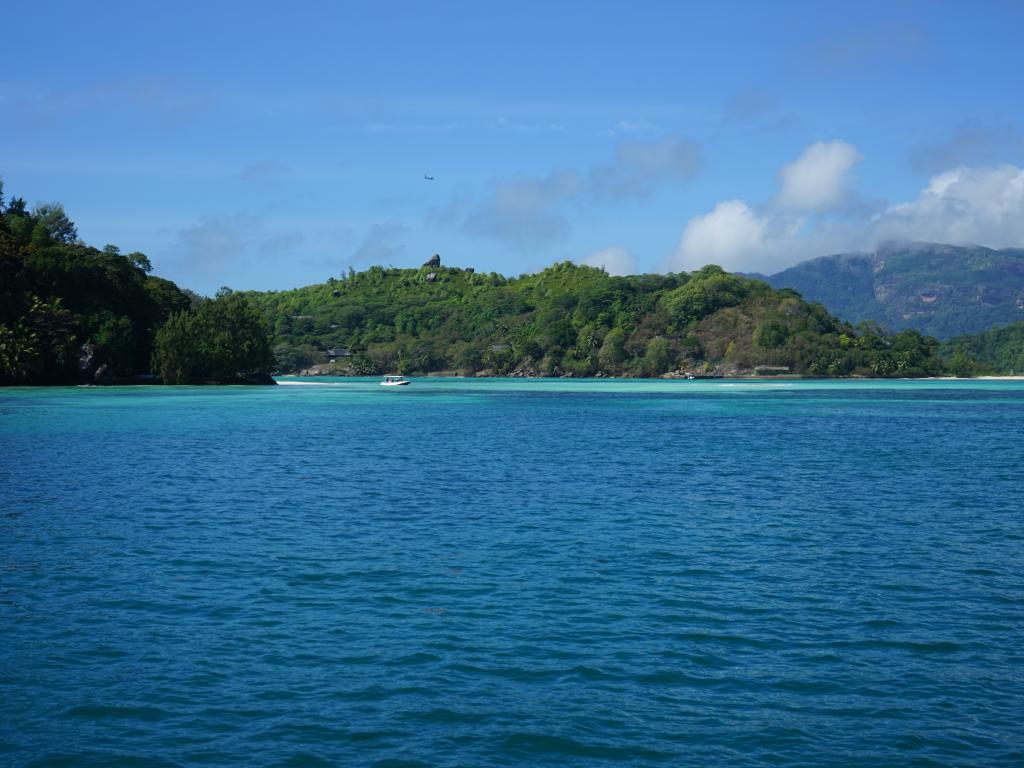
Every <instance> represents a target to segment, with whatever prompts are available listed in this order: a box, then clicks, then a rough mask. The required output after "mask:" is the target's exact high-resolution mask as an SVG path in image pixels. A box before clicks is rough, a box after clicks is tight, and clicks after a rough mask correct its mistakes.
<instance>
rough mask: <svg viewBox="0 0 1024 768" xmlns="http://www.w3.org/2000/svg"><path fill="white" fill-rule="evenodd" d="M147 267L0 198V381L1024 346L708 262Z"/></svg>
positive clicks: (766, 368) (883, 366)
mask: <svg viewBox="0 0 1024 768" xmlns="http://www.w3.org/2000/svg"><path fill="white" fill-rule="evenodd" d="M0 193H2V189H0ZM151 271H152V267H151V264H150V262H149V259H148V258H147V257H146V256H145V255H144V254H142V253H138V252H133V253H128V254H123V253H121V251H120V250H119V249H118V248H117V247H116V246H112V245H107V246H105V247H104V248H102V249H97V248H94V247H90V246H87V245H85V244H83V243H82V242H81V241H80V240H79V239H78V235H77V230H76V228H75V225H74V224H73V222H71V220H70V219H69V218H68V216H67V214H66V213H65V212H64V210H63V207H62V206H60V205H59V204H56V203H51V204H46V205H39V206H36V207H35V208H34V209H32V210H29V209H28V208H27V206H26V204H25V202H24V200H22V199H20V198H14V199H12V200H10V202H9V203H6V204H5V203H4V201H3V198H2V194H0V383H3V384H72V383H128V382H140V381H153V382H162V383H168V384H181V383H272V382H273V379H272V378H271V374H286V373H306V374H313V375H315V374H328V375H340V376H357V375H375V374H381V373H385V372H399V373H403V374H429V373H435V374H438V373H446V374H450V375H463V376H562V377H605V376H608V377H611V376H621V377H659V376H662V377H684V376H692V377H698V376H758V375H795V376H821V377H843V376H865V377H924V376H941V375H957V376H965V375H972V374H976V373H981V372H989V371H999V370H1003V368H1001V366H1004V365H1006V366H1007V368H1008V367H1010V366H1019V356H1018V358H1012V357H1006V356H1000V355H998V354H990V353H989V347H984V346H979V344H980V342H979V344H974V343H973V342H971V341H970V340H964V339H960V340H957V341H956V343H954V344H946V345H941V344H940V342H939V341H938V340H936V339H935V338H932V337H930V336H925V335H923V334H921V333H920V332H918V331H916V330H913V329H905V330H902V331H900V332H898V333H889V332H887V331H885V330H884V329H883V328H882V327H881V326H879V325H878V324H876V323H873V322H870V321H868V322H862V323H859V324H857V325H852V324H850V323H847V322H844V321H842V320H840V319H838V318H836V317H835V316H833V315H831V314H829V312H828V311H827V310H826V308H825V307H824V306H823V305H822V304H818V303H811V302H808V301H805V300H804V299H803V298H802V297H801V295H800V294H799V293H797V292H796V291H795V290H792V289H788V288H783V289H774V288H772V287H771V286H770V285H769V284H768V283H766V282H764V281H762V280H758V279H754V278H751V277H745V276H741V275H735V274H728V273H726V272H724V271H723V270H722V269H721V268H720V267H718V266H715V265H708V266H706V267H704V268H702V269H699V270H697V271H695V272H692V273H674V274H665V275H661V274H646V275H635V276H629V277H617V276H611V275H609V274H607V273H606V272H605V271H603V270H601V269H597V268H594V267H587V266H578V265H575V264H573V263H571V262H568V261H566V262H562V263H559V264H555V265H553V266H551V267H548V268H547V269H545V270H543V271H542V272H539V273H536V274H528V275H522V276H519V277H514V278H509V277H504V276H502V275H499V274H495V273H480V272H476V271H475V270H474V269H473V268H471V267H455V266H442V265H441V260H440V257H439V256H436V255H435V256H434V257H433V258H432V259H430V260H429V261H428V262H427V263H426V264H424V265H423V266H422V267H420V268H418V269H396V268H391V267H388V268H384V267H380V266H374V267H370V268H369V269H367V270H365V271H362V272H356V271H354V270H349V271H348V273H347V274H345V275H343V276H341V277H338V278H330V279H328V280H327V282H325V283H322V284H319V285H312V286H307V287H304V288H298V289H295V290H288V291H270V292H253V291H246V292H233V291H231V290H230V289H226V288H225V289H222V290H221V291H219V292H218V293H217V295H216V296H215V297H213V298H206V297H202V296H199V295H197V294H195V293H193V292H191V291H188V290H184V289H181V288H179V287H178V286H177V285H175V284H174V283H173V282H171V281H169V280H166V279H163V278H160V277H156V276H154V275H152V274H151ZM1015 333H1017V335H1018V336H1019V333H1020V331H1019V330H1018V331H1016V332H1015ZM1014 338H1017V337H1016V336H1015V337H1014ZM992 343H993V344H994V343H995V342H992ZM990 346H991V345H990ZM1004 358H1005V359H1004ZM979 361H981V362H979Z"/></svg>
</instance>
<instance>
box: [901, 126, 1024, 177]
mask: <svg viewBox="0 0 1024 768" xmlns="http://www.w3.org/2000/svg"><path fill="white" fill-rule="evenodd" d="M1000 160H1003V161H1010V162H1018V161H1021V160H1024V134H1022V133H1021V132H1020V131H1019V130H1017V129H1016V128H1015V127H1014V126H1012V125H1007V124H1002V125H988V124H985V123H978V122H964V123H962V124H961V125H960V126H959V127H958V128H957V129H956V131H955V132H954V133H953V135H952V136H951V137H950V138H949V139H948V140H946V141H942V142H939V143H937V144H926V145H923V146H920V147H917V148H916V149H915V150H914V151H913V152H911V154H910V164H911V166H912V167H913V168H914V169H915V170H918V171H924V172H926V173H938V172H941V171H945V170H947V169H949V168H956V167H959V166H961V165H992V164H994V163H998V161H1000Z"/></svg>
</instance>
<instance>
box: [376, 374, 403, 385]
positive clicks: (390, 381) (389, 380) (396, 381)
mask: <svg viewBox="0 0 1024 768" xmlns="http://www.w3.org/2000/svg"><path fill="white" fill-rule="evenodd" d="M408 383H409V380H408V379H407V378H405V376H385V377H384V381H382V382H381V383H380V385H381V386H382V387H404V386H406V385H407V384H408Z"/></svg>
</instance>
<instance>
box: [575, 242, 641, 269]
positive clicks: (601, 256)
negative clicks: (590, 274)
mask: <svg viewBox="0 0 1024 768" xmlns="http://www.w3.org/2000/svg"><path fill="white" fill-rule="evenodd" d="M580 264H584V265H586V266H588V267H601V268H603V269H604V271H605V272H607V273H608V274H609V275H635V274H636V259H634V258H633V255H632V254H631V253H630V252H629V251H627V250H626V249H625V248H621V247H619V246H612V247H611V248H605V249H604V250H601V251H596V252H595V253H592V254H590V255H589V256H586V257H584V258H583V259H582V260H581V261H580Z"/></svg>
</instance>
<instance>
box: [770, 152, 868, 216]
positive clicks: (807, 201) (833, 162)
mask: <svg viewBox="0 0 1024 768" xmlns="http://www.w3.org/2000/svg"><path fill="white" fill-rule="evenodd" d="M860 160H861V156H860V154H859V153H858V152H857V149H856V147H854V146H853V145H852V144H847V143H846V142H845V141H839V140H838V139H837V140H835V141H830V142H823V141H818V142H815V143H814V144H811V145H810V146H808V147H807V148H806V149H804V151H803V153H802V154H801V155H800V157H798V158H797V159H796V160H794V161H793V162H792V163H789V164H788V165H784V166H783V167H782V170H781V171H779V179H780V181H781V182H782V189H781V190H779V195H778V198H777V200H776V202H777V204H778V205H779V206H780V207H782V208H789V209H792V210H801V211H825V210H830V209H834V208H837V207H839V206H841V205H842V204H843V203H844V202H846V201H847V199H848V192H847V179H846V174H847V173H848V172H849V170H850V169H851V168H853V166H854V165H856V164H857V163H858V162H860Z"/></svg>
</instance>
